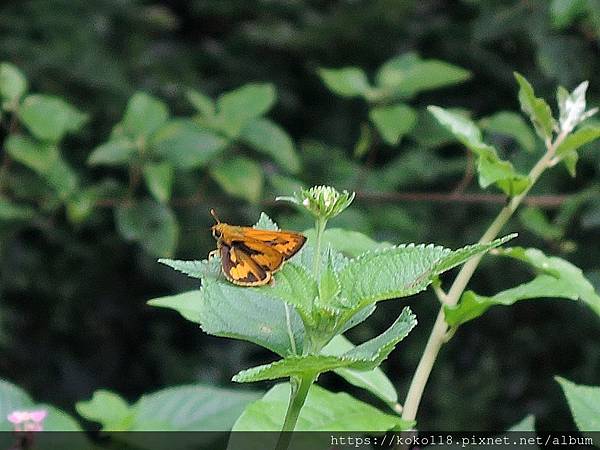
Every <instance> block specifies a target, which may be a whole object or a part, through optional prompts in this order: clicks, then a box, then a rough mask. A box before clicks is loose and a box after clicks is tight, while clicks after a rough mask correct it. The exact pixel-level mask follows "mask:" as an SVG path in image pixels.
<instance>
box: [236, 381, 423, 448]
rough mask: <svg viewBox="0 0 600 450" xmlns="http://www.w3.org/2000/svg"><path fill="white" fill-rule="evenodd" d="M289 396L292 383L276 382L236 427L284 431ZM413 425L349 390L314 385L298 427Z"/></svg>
mask: <svg viewBox="0 0 600 450" xmlns="http://www.w3.org/2000/svg"><path fill="white" fill-rule="evenodd" d="M289 396H290V387H289V384H287V383H286V384H278V385H276V386H274V387H273V388H272V389H271V390H270V391H269V392H267V394H265V396H264V397H263V398H262V399H261V400H259V401H257V402H254V403H252V404H251V405H250V406H248V407H247V408H246V410H245V411H244V412H243V413H242V415H241V416H240V418H239V419H238V420H237V422H236V423H235V425H234V427H233V431H280V430H281V427H282V425H283V418H284V417H285V411H286V409H287V405H288V401H289ZM412 425H413V422H407V421H403V420H402V419H401V418H400V417H398V416H392V415H389V414H384V413H383V412H381V411H380V410H378V409H377V408H374V407H373V406H371V405H368V404H367V403H363V402H361V401H359V400H356V399H355V398H353V397H351V396H349V395H348V394H346V393H336V394H334V393H332V392H329V391H327V390H325V389H323V388H321V387H319V386H316V385H313V386H311V388H310V391H309V393H308V397H307V399H306V403H305V404H304V407H303V408H302V410H301V412H300V417H299V419H298V423H297V425H296V431H348V432H357V431H365V432H367V431H368V432H384V431H387V430H390V429H394V430H408V429H410V427H411V426H412ZM241 435H242V434H241V433H240V434H237V436H241ZM263 436H266V438H268V439H273V440H276V439H277V435H273V434H266V435H265V434H263ZM234 437H235V436H234ZM326 439H327V445H330V441H329V440H330V437H329V436H326ZM238 444H240V442H238ZM274 444H275V442H270V443H267V442H263V443H262V445H260V446H258V447H253V448H256V449H260V448H262V449H265V448H274ZM230 448H249V447H246V446H244V445H242V446H236V445H235V442H232V441H230ZM304 448H325V447H304Z"/></svg>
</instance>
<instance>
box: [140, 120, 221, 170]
mask: <svg viewBox="0 0 600 450" xmlns="http://www.w3.org/2000/svg"><path fill="white" fill-rule="evenodd" d="M228 144H229V142H228V141H227V139H225V138H223V137H221V136H219V135H217V134H215V133H213V132H212V131H210V130H207V129H206V128H203V127H201V126H200V125H198V124H197V123H195V122H194V121H192V120H188V119H175V120H171V121H169V122H168V123H167V124H166V125H164V126H163V127H161V128H160V129H159V130H157V132H156V134H155V135H154V136H153V138H152V142H151V147H152V150H153V152H154V154H155V155H156V156H158V157H160V158H163V159H166V160H167V161H169V162H170V163H171V164H173V166H175V167H177V168H180V169H184V170H190V169H195V168H197V167H203V166H205V165H206V164H207V163H208V162H209V161H211V160H212V159H213V158H214V157H215V156H217V155H219V154H220V153H221V152H222V151H223V150H224V149H225V148H226V147H227V145H228Z"/></svg>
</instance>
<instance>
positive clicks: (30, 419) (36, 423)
mask: <svg viewBox="0 0 600 450" xmlns="http://www.w3.org/2000/svg"><path fill="white" fill-rule="evenodd" d="M47 415H48V411H46V410H45V409H38V410H33V411H13V412H11V413H10V414H9V415H8V416H7V417H6V418H7V419H8V421H9V422H10V423H12V424H13V425H14V429H15V431H42V430H43V429H44V426H43V422H44V419H45V418H46V416H47Z"/></svg>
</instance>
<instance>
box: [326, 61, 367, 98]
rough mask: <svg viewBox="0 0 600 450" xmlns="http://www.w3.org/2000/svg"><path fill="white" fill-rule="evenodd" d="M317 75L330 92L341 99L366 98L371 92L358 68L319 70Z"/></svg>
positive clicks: (363, 74)
mask: <svg viewBox="0 0 600 450" xmlns="http://www.w3.org/2000/svg"><path fill="white" fill-rule="evenodd" d="M318 74H319V76H320V77H321V79H322V80H323V82H324V83H325V85H326V86H327V87H328V88H329V90H330V91H332V92H334V93H336V94H338V95H340V96H342V97H358V96H366V95H367V94H368V93H369V91H370V90H371V86H370V85H369V80H367V76H366V75H365V73H364V71H363V70H362V69H360V68H359V67H344V68H341V69H325V68H321V69H319V71H318Z"/></svg>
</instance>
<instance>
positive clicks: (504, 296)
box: [444, 247, 600, 327]
mask: <svg viewBox="0 0 600 450" xmlns="http://www.w3.org/2000/svg"><path fill="white" fill-rule="evenodd" d="M499 252H500V254H501V255H505V256H510V257H512V258H516V259H520V260H522V261H525V262H527V263H529V264H531V265H532V266H533V267H534V268H535V269H537V270H538V271H540V274H539V275H537V276H536V277H535V278H534V279H533V280H532V281H529V282H527V283H523V284H521V285H519V286H516V287H514V288H511V289H507V290H505V291H502V292H500V293H498V294H496V295H494V296H491V297H486V296H482V295H478V294H476V293H475V292H473V291H467V292H465V293H464V294H463V296H462V298H461V300H460V303H459V304H458V305H456V306H445V307H444V312H445V315H446V322H448V324H449V325H450V326H453V327H456V326H459V325H461V324H463V323H466V322H468V321H470V320H473V319H475V318H477V317H479V316H481V315H482V314H483V313H485V312H486V311H487V310H488V309H489V308H490V307H492V306H494V305H504V306H509V305H512V304H514V303H515V302H517V301H521V300H528V299H533V298H565V299H569V300H578V299H581V300H582V301H583V302H584V303H586V304H588V305H589V306H590V307H591V308H592V309H593V310H594V311H595V312H596V313H597V314H598V315H600V296H598V295H597V294H596V293H595V292H594V287H593V286H592V285H591V283H590V282H589V281H588V280H587V279H586V278H585V277H584V276H583V273H582V272H581V270H580V269H578V268H577V267H575V266H574V265H572V264H571V263H569V262H567V261H565V260H563V259H561V258H557V257H548V256H546V255H544V254H543V253H542V252H541V251H539V250H537V249H534V248H529V249H525V248H521V247H514V248H508V249H504V250H501V251H499Z"/></svg>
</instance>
